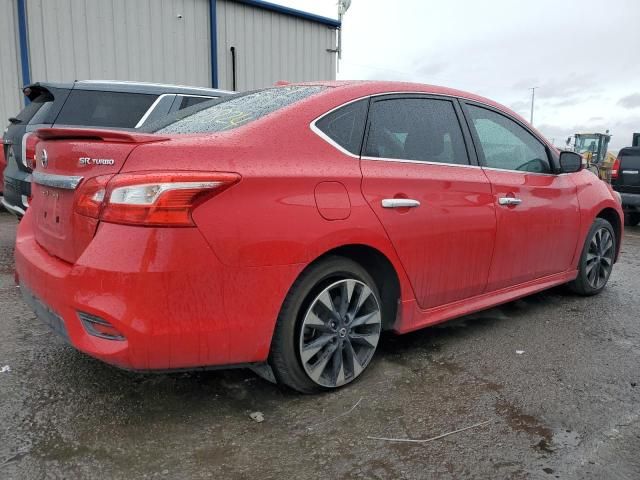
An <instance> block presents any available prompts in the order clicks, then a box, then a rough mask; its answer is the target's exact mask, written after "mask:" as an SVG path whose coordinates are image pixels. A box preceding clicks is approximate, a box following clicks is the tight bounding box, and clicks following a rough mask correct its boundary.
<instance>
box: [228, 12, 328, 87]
mask: <svg viewBox="0 0 640 480" xmlns="http://www.w3.org/2000/svg"><path fill="white" fill-rule="evenodd" d="M216 17H217V33H218V35H217V45H218V85H219V87H220V88H224V89H229V90H230V89H232V68H231V65H232V60H231V47H235V50H236V79H237V85H236V87H237V88H236V89H237V90H239V91H244V90H252V89H255V88H261V87H266V86H270V85H273V84H274V83H275V82H276V81H278V80H287V81H292V82H298V81H312V80H335V78H336V63H335V62H336V54H335V53H332V52H328V51H327V49H335V48H336V30H335V28H331V27H329V26H327V25H324V24H320V23H316V22H312V21H310V20H306V19H302V18H297V17H293V16H290V15H284V14H281V13H277V12H272V11H269V10H265V9H261V8H256V7H254V6H250V5H245V4H242V3H238V2H234V1H232V0H217V8H216Z"/></svg>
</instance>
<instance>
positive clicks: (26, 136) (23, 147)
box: [20, 132, 33, 168]
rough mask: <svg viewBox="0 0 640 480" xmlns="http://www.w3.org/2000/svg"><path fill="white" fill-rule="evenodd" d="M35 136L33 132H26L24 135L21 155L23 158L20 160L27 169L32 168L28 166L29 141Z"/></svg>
mask: <svg viewBox="0 0 640 480" xmlns="http://www.w3.org/2000/svg"><path fill="white" fill-rule="evenodd" d="M31 135H33V132H25V134H24V135H22V146H21V149H20V154H21V155H22V158H21V159H20V161H21V162H22V165H24V166H25V167H27V168H31V167H30V166H29V165H28V164H27V139H28V138H29V137H30V136H31Z"/></svg>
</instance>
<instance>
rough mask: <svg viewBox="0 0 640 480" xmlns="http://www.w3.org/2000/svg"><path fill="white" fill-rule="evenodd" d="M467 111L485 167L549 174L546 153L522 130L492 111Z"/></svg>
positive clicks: (534, 138) (533, 138)
mask: <svg viewBox="0 0 640 480" xmlns="http://www.w3.org/2000/svg"><path fill="white" fill-rule="evenodd" d="M467 108H468V109H469V114H470V116H471V121H472V123H473V126H474V128H475V130H476V133H477V134H478V139H479V140H480V147H481V149H482V153H483V154H484V160H485V164H486V166H487V167H491V168H500V169H503V170H518V171H523V172H532V173H551V166H550V164H549V157H548V155H547V149H546V148H545V146H544V145H543V144H542V143H541V142H540V141H539V140H538V139H537V138H536V137H534V136H533V135H532V134H531V133H529V132H528V131H527V130H526V129H525V128H523V127H521V126H520V125H518V124H517V123H516V122H514V121H513V120H510V119H509V118H507V117H505V116H504V115H500V114H499V113H496V112H494V111H492V110H488V109H486V108H481V107H476V106H474V105H467Z"/></svg>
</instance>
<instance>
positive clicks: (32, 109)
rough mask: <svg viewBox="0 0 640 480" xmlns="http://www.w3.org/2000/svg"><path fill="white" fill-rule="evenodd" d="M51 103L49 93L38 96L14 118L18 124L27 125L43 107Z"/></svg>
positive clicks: (51, 99) (51, 98)
mask: <svg viewBox="0 0 640 480" xmlns="http://www.w3.org/2000/svg"><path fill="white" fill-rule="evenodd" d="M52 101H53V97H52V96H51V95H50V94H49V93H43V94H41V95H38V96H37V97H36V98H35V99H33V100H32V101H31V102H29V103H28V104H27V105H26V106H25V107H24V108H23V109H22V110H21V111H20V113H19V114H18V115H16V118H17V119H18V120H20V123H27V122H29V121H30V120H31V119H32V118H33V116H34V115H35V114H36V113H38V111H39V110H40V109H41V108H42V107H43V106H44V105H46V104H47V103H49V102H52Z"/></svg>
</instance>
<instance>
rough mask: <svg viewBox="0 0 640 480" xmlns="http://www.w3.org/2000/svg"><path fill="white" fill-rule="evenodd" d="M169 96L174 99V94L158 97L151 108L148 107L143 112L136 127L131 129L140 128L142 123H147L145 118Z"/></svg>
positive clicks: (164, 94)
mask: <svg viewBox="0 0 640 480" xmlns="http://www.w3.org/2000/svg"><path fill="white" fill-rule="evenodd" d="M169 95H173V96H174V97H175V95H176V94H175V93H163V94H162V95H159V96H158V98H156V99H155V100H154V101H153V103H152V104H151V106H150V107H149V109H148V110H147V111H146V112H144V115H143V116H142V118H141V119H140V120H138V123H136V126H135V127H133V128H140V127H141V126H142V125H144V122H146V121H147V118H149V115H151V112H153V111H154V110H155V108H156V107H157V106H158V104H159V103H160V102H161V101H162V99H163V98H165V97H167V96H169Z"/></svg>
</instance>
